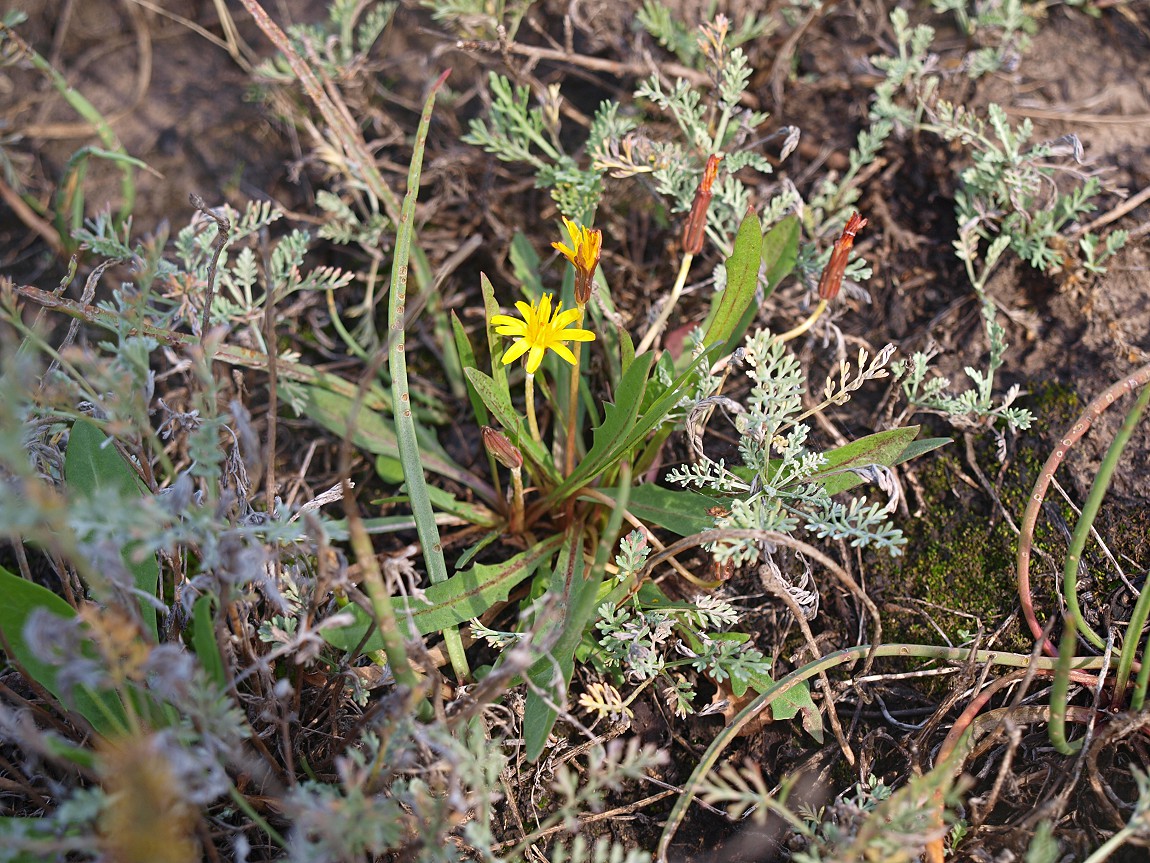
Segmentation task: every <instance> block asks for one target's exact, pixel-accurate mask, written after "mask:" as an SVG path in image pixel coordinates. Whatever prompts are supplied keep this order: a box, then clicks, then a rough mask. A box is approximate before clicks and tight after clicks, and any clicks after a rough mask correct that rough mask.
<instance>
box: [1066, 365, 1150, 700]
mask: <svg viewBox="0 0 1150 863" xmlns="http://www.w3.org/2000/svg"><path fill="white" fill-rule="evenodd" d="M1148 401H1150V386H1145V387H1143V388H1142V391H1141V392H1139V393H1138V399H1137V400H1136V401H1135V402H1134V406H1133V407H1132V408H1130V412H1129V413H1128V414H1127V415H1126V419H1125V421H1124V422H1123V423H1122V428H1120V429H1119V430H1118V434H1116V435H1115V436H1114V440H1113V441H1111V443H1110V447H1109V449H1107V450H1106V456H1105V458H1103V459H1102V463H1101V464H1100V465H1099V466H1098V472H1097V473H1096V474H1095V475H1094V482H1093V483H1092V484H1091V486H1090V494H1089V496H1088V497H1087V498H1086V503H1085V504H1083V506H1082V513H1081V515H1079V516H1078V523H1077V524H1076V525H1074V535H1073V536H1072V537H1071V540H1070V548H1069V549H1068V550H1067V552H1066V564H1065V566H1064V567H1063V570H1062V591H1063V594H1064V595H1065V599H1066V607H1067V609H1069V611H1070V614H1071V615H1073V617H1074V624H1075V626H1076V627H1077V628H1078V631H1079V632H1081V633H1082V636H1083V638H1085V639H1086V640H1087V641H1089V642H1090V643H1091V644H1093V645H1094V646H1095V647H1097V648H1099V649H1101V648H1102V647H1103V645H1104V644H1105V642H1104V641H1103V640H1102V636H1100V635H1099V634H1098V633H1096V632H1095V631H1094V630H1093V629H1091V628H1090V625H1089V624H1088V623H1087V622H1086V619H1085V618H1083V616H1082V609H1081V608H1080V607H1079V605H1078V568H1079V566H1080V565H1081V562H1082V551H1083V549H1084V548H1086V540H1087V539H1088V538H1089V537H1090V528H1091V527H1093V526H1094V519H1095V518H1097V517H1098V510H1099V509H1101V508H1102V499H1103V498H1104V497H1105V496H1106V490H1107V489H1108V488H1110V479H1111V477H1113V476H1114V470H1115V468H1117V467H1118V459H1119V458H1120V457H1121V456H1122V451H1123V450H1124V449H1125V448H1126V444H1127V443H1128V442H1129V441H1130V436H1131V435H1132V434H1134V429H1135V428H1137V426H1138V422H1139V420H1141V419H1142V414H1143V412H1145V410H1146V404H1147V402H1148ZM1139 601H1141V597H1139ZM1127 631H1128V632H1131V633H1135V634H1136V633H1139V632H1141V631H1142V627H1141V626H1138V627H1137V628H1134V626H1133V621H1131V628H1130V629H1128V630H1127ZM1136 643H1137V638H1135V639H1133V640H1132V641H1131V643H1130V651H1131V653H1130V654H1129V660H1128V662H1127V668H1126V671H1127V675H1129V671H1130V668H1129V663H1130V662H1133V660H1134V655H1133V652H1132V651H1133V649H1134V645H1135V644H1136ZM1126 658H1127V650H1126V647H1123V649H1122V659H1123V660H1125V659H1126ZM1121 669H1122V666H1121V664H1119V678H1120V679H1121V682H1122V685H1123V688H1124V687H1125V683H1126V679H1124V678H1122V673H1121ZM1121 692H1122V688H1119V689H1115V691H1114V695H1115V697H1116V698H1120V697H1121Z"/></svg>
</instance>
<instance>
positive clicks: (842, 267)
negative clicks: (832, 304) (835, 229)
mask: <svg viewBox="0 0 1150 863" xmlns="http://www.w3.org/2000/svg"><path fill="white" fill-rule="evenodd" d="M866 224H867V220H866V219H864V218H863V217H862V216H860V215H859V214H858V213H855V214H853V215H852V216H851V217H850V218H849V219H848V220H847V226H846V227H845V228H843V235H842V236H841V237H839V238H838V239H837V240H835V247H834V249H833V250H832V251H831V257H830V260H829V261H827V265H826V266H825V267H824V268H823V274H822V277H821V278H820V279H819V299H820V300H833V299H834V298H835V297H837V296H838V295H839V290H840V289H841V288H842V286H843V274H844V273H846V271H847V259H848V258H849V257H850V253H851V247H852V246H853V245H854V244H855V234H857V233H858V232H859V231H861V230H862V229H863V228H865V227H866Z"/></svg>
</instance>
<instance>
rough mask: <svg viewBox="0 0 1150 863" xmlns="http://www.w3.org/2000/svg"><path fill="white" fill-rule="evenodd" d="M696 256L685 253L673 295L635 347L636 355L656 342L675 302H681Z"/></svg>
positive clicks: (668, 298) (672, 289)
mask: <svg viewBox="0 0 1150 863" xmlns="http://www.w3.org/2000/svg"><path fill="white" fill-rule="evenodd" d="M694 259H695V256H694V255H692V254H691V253H690V252H687V253H686V254H685V255H683V263H681V264H680V265H679V275H678V277H677V278H676V279H675V286H674V287H673V288H671V295H670V296H669V297H667V302H665V303H663V308H662V309H660V310H659V317H658V318H657V319H656V320H655V323H653V324H651V329H649V330H647V334H646V335H645V336H643V340H642V341H641V342H639V344H638V345H637V346H636V348H635V355H636V356H638V355H639V354H641V353H643V352H644V351H646V350H648V349H649V348H650V347H651V345H653V344H654V343H655V339H656V338H657V337H658V335H659V331H660V330H662V329H663V326H664V325H665V324H666V323H667V319H668V318H669V317H671V310H672V309H674V308H675V304H676V303H677V302H679V295H680V294H681V293H683V286H684V285H685V284H687V273H688V272H689V271H690V269H691V261H693V260H694Z"/></svg>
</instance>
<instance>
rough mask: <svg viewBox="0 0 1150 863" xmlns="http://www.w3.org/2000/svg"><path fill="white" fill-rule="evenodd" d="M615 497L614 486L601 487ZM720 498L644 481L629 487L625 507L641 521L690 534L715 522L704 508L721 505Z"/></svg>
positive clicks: (710, 526) (713, 524)
mask: <svg viewBox="0 0 1150 863" xmlns="http://www.w3.org/2000/svg"><path fill="white" fill-rule="evenodd" d="M602 491H603V493H604V494H606V495H608V496H610V497H614V496H615V490H614V489H602ZM722 503H723V499H722V498H717V497H708V496H707V495H704V494H700V493H699V492H698V491H695V490H694V489H674V488H663V487H661V486H657V485H654V484H652V483H644V484H643V485H640V486H636V487H635V488H633V489H632V490H631V497H630V501H629V502H628V504H627V511H628V512H629V513H631V515H633V516H635V517H636V518H637V519H639V520H640V521H641V522H643V523H644V524H653V525H657V526H659V527H661V528H663V529H665V530H669V531H671V532H672V533H674V534H677V535H678V536H691V535H692V534H696V533H702V532H703V531H704V530H710V529H711V528H713V527H714V526H715V519H714V517H713V516H712V515H710V514H708V512H707V510H708V509H710V508H711V507H713V506H721V505H722Z"/></svg>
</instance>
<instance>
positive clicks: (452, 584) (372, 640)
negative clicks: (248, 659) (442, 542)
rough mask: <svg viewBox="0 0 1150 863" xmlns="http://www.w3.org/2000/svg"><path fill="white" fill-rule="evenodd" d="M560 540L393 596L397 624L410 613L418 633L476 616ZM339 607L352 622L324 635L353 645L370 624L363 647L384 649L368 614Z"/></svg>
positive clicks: (553, 539)
mask: <svg viewBox="0 0 1150 863" xmlns="http://www.w3.org/2000/svg"><path fill="white" fill-rule="evenodd" d="M562 542H563V537H562V535H558V536H553V537H551V538H550V539H548V540H546V541H545V542H541V543H538V544H537V545H535V546H532V547H531V548H529V549H528V550H527V551H525V552H522V553H520V554H517V555H515V556H514V557H512V558H511V559H509V560H506V561H504V562H503V563H499V564H494V565H487V564H482V563H477V564H476V565H475V566H473V567H471V569H468V570H464V571H463V572H458V573H456V574H455V575H453V576H451V577H450V578H448V579H447V580H446V581H441V582H439V584H433V585H431V587H429V588H427V589H426V590H425V591H424V592H423V599H422V600H419V599H411V600H408V599H405V598H402V597H396V598H394V599H393V600H392V605H393V606H394V607H395V613H396V616H397V617H398V618H399V621H400V626H404V625H405V623H404V622H405V620H407V619H410V620H411V621H412V623H413V624H414V626H415V628H416V631H418V632H419V634H420V635H428V634H430V633H432V632H440V631H442V630H444V629H447V628H449V627H452V626H458V625H459V624H461V623H465V622H467V621H468V620H471V618H473V617H478V616H479V615H481V614H483V612H485V611H487V609H489V608H491V606H493V605H495V603H497V602H504V601H505V600H506V599H507V596H508V594H509V593H510V592H511V589H512V588H513V587H515V585H517V584H519V582H521V581H523V580H524V579H525V578H527V577H528V576H530V575H531V574H532V573H533V572H535V568H536V567H537V566H539V564H540V563H542V562H543V560H544V559H546V558H547V557H549V556H550V555H552V554H553V553H554V552H555V551H556V550H557V549H558V548H559V546H560V545H561V544H562ZM343 610H344V611H345V612H348V613H350V614H351V615H352V616H353V617H354V618H355V622H354V623H352V624H351V625H350V626H342V627H336V628H332V629H325V630H324V631H323V638H324V640H325V641H326V642H327V643H328V644H330V645H332V646H333V647H337V648H339V649H340V650H354V649H355V648H356V646H357V645H359V643H360V641H362V640H363V635H364V633H365V632H367V631H368V630H369V629H371V630H373V631H372V634H371V635H370V636H369V638H368V639H367V642H366V643H365V644H364V646H363V648H362V649H363V651H364V652H368V651H372V650H382V649H383V639H382V637H380V635H379V633H378V631H375V622H374V621H373V620H372V619H371V617H370V615H368V614H367V612H365V611H363V610H362V609H361V608H360V607H359V606H356V605H349V606H347V608H345V609H343Z"/></svg>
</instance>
